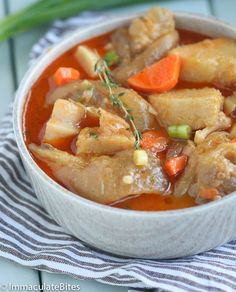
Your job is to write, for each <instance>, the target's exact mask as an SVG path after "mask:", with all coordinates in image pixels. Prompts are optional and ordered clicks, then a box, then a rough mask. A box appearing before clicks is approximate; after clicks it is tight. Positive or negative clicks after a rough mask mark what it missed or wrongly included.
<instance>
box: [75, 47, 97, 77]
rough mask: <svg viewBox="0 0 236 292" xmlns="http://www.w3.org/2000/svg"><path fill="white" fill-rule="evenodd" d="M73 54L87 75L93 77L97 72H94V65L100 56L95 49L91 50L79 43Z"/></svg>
mask: <svg viewBox="0 0 236 292" xmlns="http://www.w3.org/2000/svg"><path fill="white" fill-rule="evenodd" d="M75 56H76V59H77V61H78V62H79V63H80V65H81V66H82V67H83V69H84V71H85V72H86V73H87V74H88V75H89V77H92V78H94V77H96V76H97V73H96V72H95V65H96V64H97V62H98V60H99V59H100V57H99V55H98V54H97V53H96V52H95V51H92V50H91V49H90V48H88V47H86V46H82V45H80V46H78V48H77V50H76V54H75Z"/></svg>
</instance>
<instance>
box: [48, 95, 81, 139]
mask: <svg viewBox="0 0 236 292" xmlns="http://www.w3.org/2000/svg"><path fill="white" fill-rule="evenodd" d="M84 114H85V110H84V108H83V107H82V106H80V105H79V104H76V103H74V102H72V101H68V100H65V99H58V100H57V101H56V102H55V104H54V107H53V111H52V114H51V117H50V119H49V120H48V122H47V123H46V128H45V134H44V137H43V141H44V142H48V143H50V142H51V141H54V140H57V139H60V138H66V137H70V136H73V135H76V134H77V133H78V132H79V122H80V121H81V119H82V118H83V116H84Z"/></svg>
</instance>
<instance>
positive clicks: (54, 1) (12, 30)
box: [0, 0, 156, 42]
mask: <svg viewBox="0 0 236 292" xmlns="http://www.w3.org/2000/svg"><path fill="white" fill-rule="evenodd" d="M146 2H147V0H103V1H97V0H39V1H37V2H36V3H33V4H31V5H29V6H27V7H26V8H24V9H22V10H21V11H18V12H16V13H13V14H11V15H9V16H7V17H5V18H4V19H2V20H0V42H1V41H4V40H6V39H7V38H9V37H11V36H14V35H16V34H17V33H21V32H24V31H27V30H28V29H31V28H33V27H36V26H39V25H45V24H46V23H48V22H50V21H52V20H55V19H58V18H66V17H69V16H72V15H75V14H78V13H81V12H83V11H88V10H103V9H109V8H115V7H120V6H127V5H136V4H139V3H146ZM148 2H156V0H148Z"/></svg>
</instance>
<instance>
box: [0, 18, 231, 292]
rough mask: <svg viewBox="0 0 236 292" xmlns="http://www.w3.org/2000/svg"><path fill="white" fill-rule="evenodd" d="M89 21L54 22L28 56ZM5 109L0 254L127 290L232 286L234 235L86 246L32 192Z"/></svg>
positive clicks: (0, 140) (0, 141) (0, 147)
mask: <svg viewBox="0 0 236 292" xmlns="http://www.w3.org/2000/svg"><path fill="white" fill-rule="evenodd" d="M92 19H93V23H94V22H95V21H100V20H101V19H102V16H101V15H93V16H92ZM90 21H91V15H89V14H84V15H83V16H82V17H75V18H72V19H69V20H66V21H58V22H55V24H54V25H53V27H52V29H51V30H50V31H49V32H48V33H47V34H46V36H45V37H44V38H42V39H41V40H40V41H39V43H38V44H36V45H35V46H34V48H33V51H32V53H31V58H32V59H31V61H32V60H33V59H35V58H36V57H37V56H39V55H40V54H41V53H42V51H43V50H44V49H45V48H46V47H47V46H48V45H51V44H52V43H55V42H57V41H58V40H59V39H60V37H61V35H64V34H65V33H66V32H68V31H70V30H71V29H73V28H74V27H76V26H78V25H88V24H89V23H90ZM11 112H12V107H10V108H9V113H8V114H7V115H6V117H5V118H4V119H3V120H2V121H1V127H0V161H1V163H0V256H3V257H5V258H8V259H11V260H13V261H15V262H17V263H19V264H22V265H25V266H28V267H31V268H36V269H39V270H43V271H50V272H57V273H65V274H68V275H71V276H73V277H75V278H77V279H95V280H97V281H100V282H102V283H106V284H112V285H120V286H127V287H131V288H129V291H130V292H131V291H132V292H135V291H136V292H137V291H143V290H144V288H158V289H156V290H155V291H177V292H178V291H188V292H189V291H195V292H197V291H236V240H234V241H232V242H230V243H228V244H225V245H224V246H222V247H219V248H217V249H214V250H211V251H208V252H205V253H202V254H199V255H196V256H192V257H187V258H181V259H176V260H141V259H127V258H121V257H117V256H113V255H110V254H107V253H104V252H102V251H99V250H97V249H92V248H91V247H88V246H86V244H85V243H83V242H81V241H80V240H78V239H76V238H74V237H72V236H71V235H68V234H66V233H65V231H64V230H63V228H61V227H60V226H58V225H57V224H56V223H55V222H54V220H53V219H52V218H51V217H50V215H48V214H47V213H46V211H45V210H44V209H43V208H42V207H41V205H40V203H39V201H38V200H37V198H36V196H35V194H34V191H33V189H32V187H31V184H30V181H29V179H28V177H27V175H26V173H25V170H24V167H23V165H22V162H21V160H20V157H19V154H18V151H17V146H16V142H15V139H14V134H13V129H12V114H11ZM149 291H154V289H153V290H152V289H151V290H149Z"/></svg>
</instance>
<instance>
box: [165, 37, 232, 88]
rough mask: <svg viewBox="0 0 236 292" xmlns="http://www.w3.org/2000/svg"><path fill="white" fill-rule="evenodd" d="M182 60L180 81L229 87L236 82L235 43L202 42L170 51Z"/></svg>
mask: <svg viewBox="0 0 236 292" xmlns="http://www.w3.org/2000/svg"><path fill="white" fill-rule="evenodd" d="M170 54H178V55H180V57H181V60H182V67H181V74H180V78H181V80H185V81H190V82H195V83H217V84H221V85H230V84H232V83H234V82H236V41H235V40H231V39H226V38H218V39H213V40H208V39H207V40H203V41H201V42H198V43H195V44H190V45H185V46H182V47H178V48H176V49H174V50H171V51H170Z"/></svg>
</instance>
